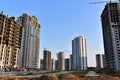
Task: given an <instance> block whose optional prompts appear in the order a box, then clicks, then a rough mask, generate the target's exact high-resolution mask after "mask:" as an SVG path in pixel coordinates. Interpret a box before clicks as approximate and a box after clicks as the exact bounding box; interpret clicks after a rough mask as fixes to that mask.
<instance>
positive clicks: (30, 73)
mask: <svg viewBox="0 0 120 80" xmlns="http://www.w3.org/2000/svg"><path fill="white" fill-rule="evenodd" d="M26 75H34V73H32V72H29V73H27V74H26Z"/></svg>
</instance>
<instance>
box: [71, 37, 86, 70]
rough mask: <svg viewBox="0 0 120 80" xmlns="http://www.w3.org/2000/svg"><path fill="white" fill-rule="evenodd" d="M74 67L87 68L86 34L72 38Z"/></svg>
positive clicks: (77, 68)
mask: <svg viewBox="0 0 120 80" xmlns="http://www.w3.org/2000/svg"><path fill="white" fill-rule="evenodd" d="M72 69H73V70H86V69H87V51H86V39H85V37H84V36H79V37H76V38H74V39H73V40H72Z"/></svg>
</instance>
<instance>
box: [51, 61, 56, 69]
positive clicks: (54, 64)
mask: <svg viewBox="0 0 120 80" xmlns="http://www.w3.org/2000/svg"><path fill="white" fill-rule="evenodd" d="M55 62H56V61H55V60H54V59H52V63H51V64H52V68H51V70H53V71H54V70H56V69H55V68H56V63H55Z"/></svg>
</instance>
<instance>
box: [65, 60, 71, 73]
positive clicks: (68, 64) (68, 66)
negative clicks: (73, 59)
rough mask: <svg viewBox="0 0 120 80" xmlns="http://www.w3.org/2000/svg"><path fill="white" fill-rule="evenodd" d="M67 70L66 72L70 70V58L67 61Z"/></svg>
mask: <svg viewBox="0 0 120 80" xmlns="http://www.w3.org/2000/svg"><path fill="white" fill-rule="evenodd" d="M65 70H66V71H69V70H70V59H69V58H67V59H65Z"/></svg>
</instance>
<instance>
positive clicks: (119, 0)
mask: <svg viewBox="0 0 120 80" xmlns="http://www.w3.org/2000/svg"><path fill="white" fill-rule="evenodd" d="M111 2H120V0H116V1H111V0H110V1H101V2H91V3H90V4H100V3H111Z"/></svg>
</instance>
